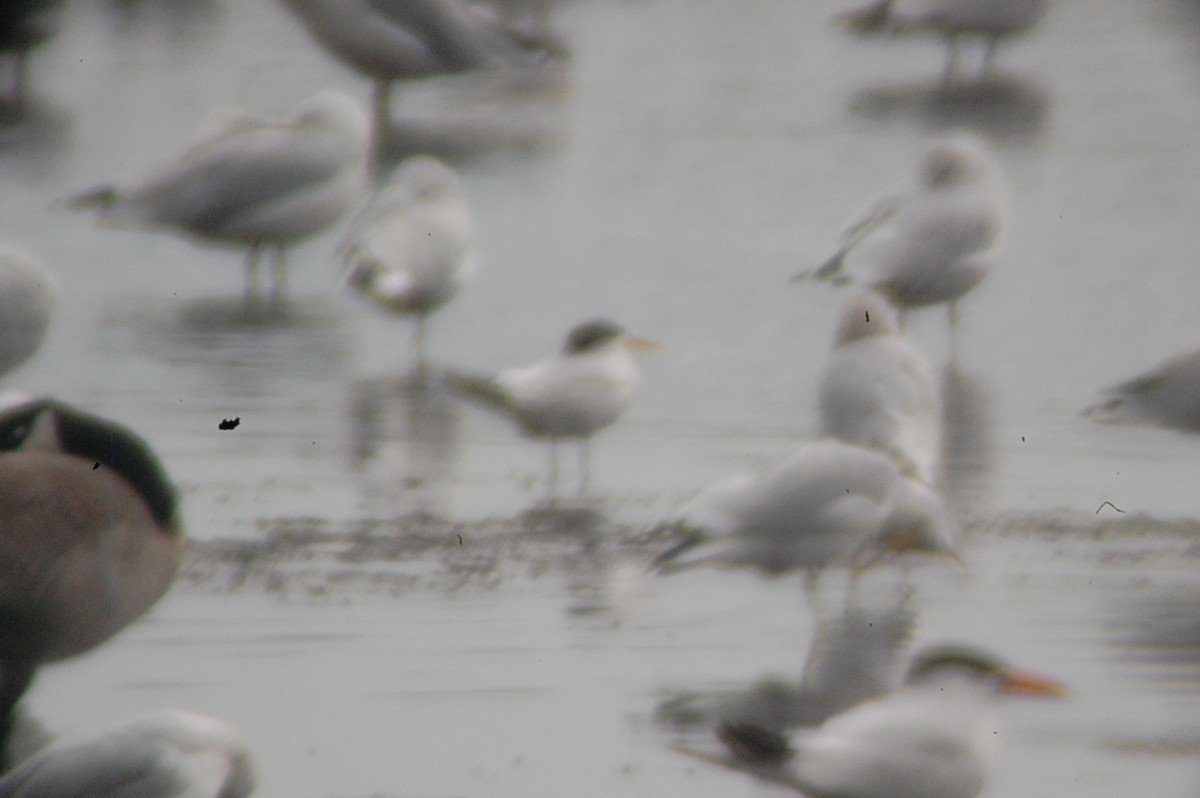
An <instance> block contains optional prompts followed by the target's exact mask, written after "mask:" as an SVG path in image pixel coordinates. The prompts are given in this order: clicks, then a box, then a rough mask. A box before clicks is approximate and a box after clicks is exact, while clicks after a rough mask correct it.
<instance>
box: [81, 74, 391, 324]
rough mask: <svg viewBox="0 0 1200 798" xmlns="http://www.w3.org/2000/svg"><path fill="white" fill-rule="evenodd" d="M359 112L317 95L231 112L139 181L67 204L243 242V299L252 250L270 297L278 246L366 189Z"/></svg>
mask: <svg viewBox="0 0 1200 798" xmlns="http://www.w3.org/2000/svg"><path fill="white" fill-rule="evenodd" d="M368 137H369V132H368V130H367V120H366V116H365V115H364V114H363V111H362V109H361V108H360V107H359V106H358V104H357V103H355V102H354V101H353V100H352V99H350V98H349V97H347V96H346V95H344V94H341V93H338V92H333V91H325V92H321V93H320V94H317V95H315V96H313V97H311V98H309V99H308V100H306V101H305V102H303V103H301V104H300V105H299V106H298V107H297V108H296V109H295V112H294V114H293V116H292V118H291V119H290V120H288V121H285V122H279V121H272V120H265V119H258V118H252V117H249V116H245V115H243V116H240V117H238V118H236V119H233V120H231V121H229V122H227V123H226V124H224V125H222V126H221V127H220V129H218V130H217V131H216V133H215V134H214V135H211V136H210V137H208V138H207V139H205V140H204V141H202V142H200V143H199V144H196V145H195V146H194V147H192V148H191V149H189V150H188V151H187V152H186V153H184V154H183V155H182V156H181V157H180V158H178V159H177V160H176V161H175V162H174V163H173V164H171V165H169V166H167V167H165V168H164V169H162V170H160V171H158V172H157V173H155V174H153V175H152V176H150V177H148V178H146V179H145V180H142V181H141V182H137V183H132V184H129V185H124V186H121V185H115V186H104V187H101V188H98V189H95V190H92V191H89V192H87V193H85V194H81V195H79V196H77V197H75V198H73V199H72V200H71V205H72V206H73V207H80V208H89V207H96V208H99V209H100V213H101V219H102V220H104V221H106V222H109V223H112V224H117V225H131V226H136V227H147V228H154V229H166V230H171V231H174V232H178V233H184V234H186V235H189V236H192V237H194V238H198V239H200V240H202V241H207V242H217V243H223V244H232V245H234V246H239V247H246V248H247V249H248V254H247V256H246V286H245V296H246V299H247V301H254V300H256V299H257V297H258V263H259V256H260V253H261V250H262V249H263V248H265V247H269V248H271V249H273V250H274V255H275V258H274V272H275V275H274V281H273V283H272V288H271V293H270V297H271V300H272V301H273V302H274V301H277V300H279V299H280V298H281V297H282V293H283V289H284V278H285V263H284V249H285V248H286V247H287V246H288V245H290V244H293V243H296V242H298V241H302V240H304V239H306V238H310V237H312V236H315V235H317V234H318V233H321V232H323V231H325V230H327V229H329V228H330V227H332V226H333V225H334V224H335V223H336V222H337V221H338V220H340V219H341V218H342V217H343V216H344V215H345V214H346V212H347V211H348V210H349V209H350V207H351V206H352V205H353V204H354V203H355V202H357V201H358V200H359V199H360V197H362V195H363V193H364V192H365V191H366V188H367V149H368Z"/></svg>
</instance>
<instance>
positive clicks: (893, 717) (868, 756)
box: [790, 684, 996, 798]
mask: <svg viewBox="0 0 1200 798" xmlns="http://www.w3.org/2000/svg"><path fill="white" fill-rule="evenodd" d="M993 704H994V701H993V696H991V695H990V694H988V693H987V692H984V691H981V690H979V689H977V688H976V687H974V686H972V685H966V684H955V685H940V684H938V685H924V686H912V687H907V688H904V689H902V690H899V691H897V692H895V693H891V694H889V695H887V696H884V697H882V698H878V699H874V700H870V701H867V702H865V703H863V704H860V705H859V706H857V707H854V708H853V709H850V710H848V711H846V712H844V713H842V714H840V715H835V716H834V717H832V718H830V719H829V720H828V721H826V722H825V723H824V724H823V725H822V726H821V727H820V728H819V729H817V730H816V731H812V732H801V733H799V734H798V735H796V736H795V737H794V738H793V739H792V747H793V748H794V750H795V755H794V756H793V761H792V764H791V767H790V770H791V771H792V773H793V774H794V776H795V778H796V780H797V781H798V782H803V783H804V784H805V785H811V786H812V787H813V788H814V789H816V790H819V791H820V793H819V794H823V795H840V796H852V797H853V798H975V796H977V795H978V794H979V793H980V791H981V790H982V789H983V786H984V782H985V780H986V776H987V773H988V770H989V768H990V767H991V764H992V762H993V760H994V758H995V747H996V746H995V742H994V741H995V729H996V724H995V712H994V707H993Z"/></svg>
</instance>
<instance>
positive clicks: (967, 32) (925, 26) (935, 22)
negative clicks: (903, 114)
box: [838, 0, 1048, 86]
mask: <svg viewBox="0 0 1200 798" xmlns="http://www.w3.org/2000/svg"><path fill="white" fill-rule="evenodd" d="M1047 5H1048V1H1047V0H873V2H871V3H870V4H869V5H866V6H863V7H862V8H858V9H855V10H853V11H849V12H847V13H845V14H842V15H840V16H839V17H838V20H839V21H840V22H842V23H843V24H845V25H846V26H847V27H848V28H850V29H851V30H853V31H855V32H857V33H862V34H934V35H936V36H941V37H942V38H943V39H945V40H946V47H947V53H946V69H945V72H944V73H943V75H942V82H943V85H947V86H948V85H950V84H952V83H953V82H954V81H955V80H956V78H957V77H958V68H959V67H958V60H959V44H960V42H961V41H962V40H963V39H979V40H982V41H983V46H984V51H983V62H982V66H981V68H980V72H979V74H980V77H981V78H984V77H987V75H988V74H989V73H990V72H991V70H992V65H993V62H994V60H995V54H996V47H997V45H999V43H1000V42H1002V41H1004V40H1006V39H1010V38H1013V37H1014V36H1019V35H1021V34H1023V33H1026V32H1027V31H1029V30H1030V29H1031V28H1032V27H1033V26H1034V25H1036V24H1037V23H1038V22H1039V21H1040V20H1041V18H1042V16H1043V15H1044V14H1045V12H1046V6H1047Z"/></svg>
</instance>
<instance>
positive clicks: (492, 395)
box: [441, 369, 513, 414]
mask: <svg viewBox="0 0 1200 798" xmlns="http://www.w3.org/2000/svg"><path fill="white" fill-rule="evenodd" d="M441 374H442V379H443V380H445V381H446V384H447V385H449V386H450V388H451V390H453V391H454V392H455V393H457V394H458V395H459V396H462V397H463V398H465V399H469V400H471V401H473V402H478V403H479V404H481V405H484V406H486V407H490V408H492V409H493V410H498V411H500V412H501V413H505V414H510V413H512V411H513V403H512V397H511V396H509V394H508V391H506V390H504V388H503V387H502V386H500V385H498V384H497V383H496V381H495V380H494V379H493V378H491V377H487V376H481V375H478V374H467V373H465V372H461V371H454V370H453V369H443V370H442V372H441Z"/></svg>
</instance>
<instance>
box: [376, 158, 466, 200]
mask: <svg viewBox="0 0 1200 798" xmlns="http://www.w3.org/2000/svg"><path fill="white" fill-rule="evenodd" d="M391 182H392V185H393V186H394V187H396V189H397V190H398V191H402V192H403V193H404V195H405V196H406V197H407V198H409V199H410V200H412V201H415V202H437V201H439V200H443V199H460V198H462V196H463V190H462V181H461V180H460V179H459V177H458V174H457V173H456V172H455V171H454V170H453V169H451V168H450V167H449V166H447V165H446V164H444V163H443V162H441V161H439V160H438V159H437V158H434V157H433V156H432V155H414V156H412V157H410V158H406V159H405V160H404V161H403V162H402V163H401V164H400V165H399V166H398V167H396V172H395V174H394V175H393V176H392V181H391Z"/></svg>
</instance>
